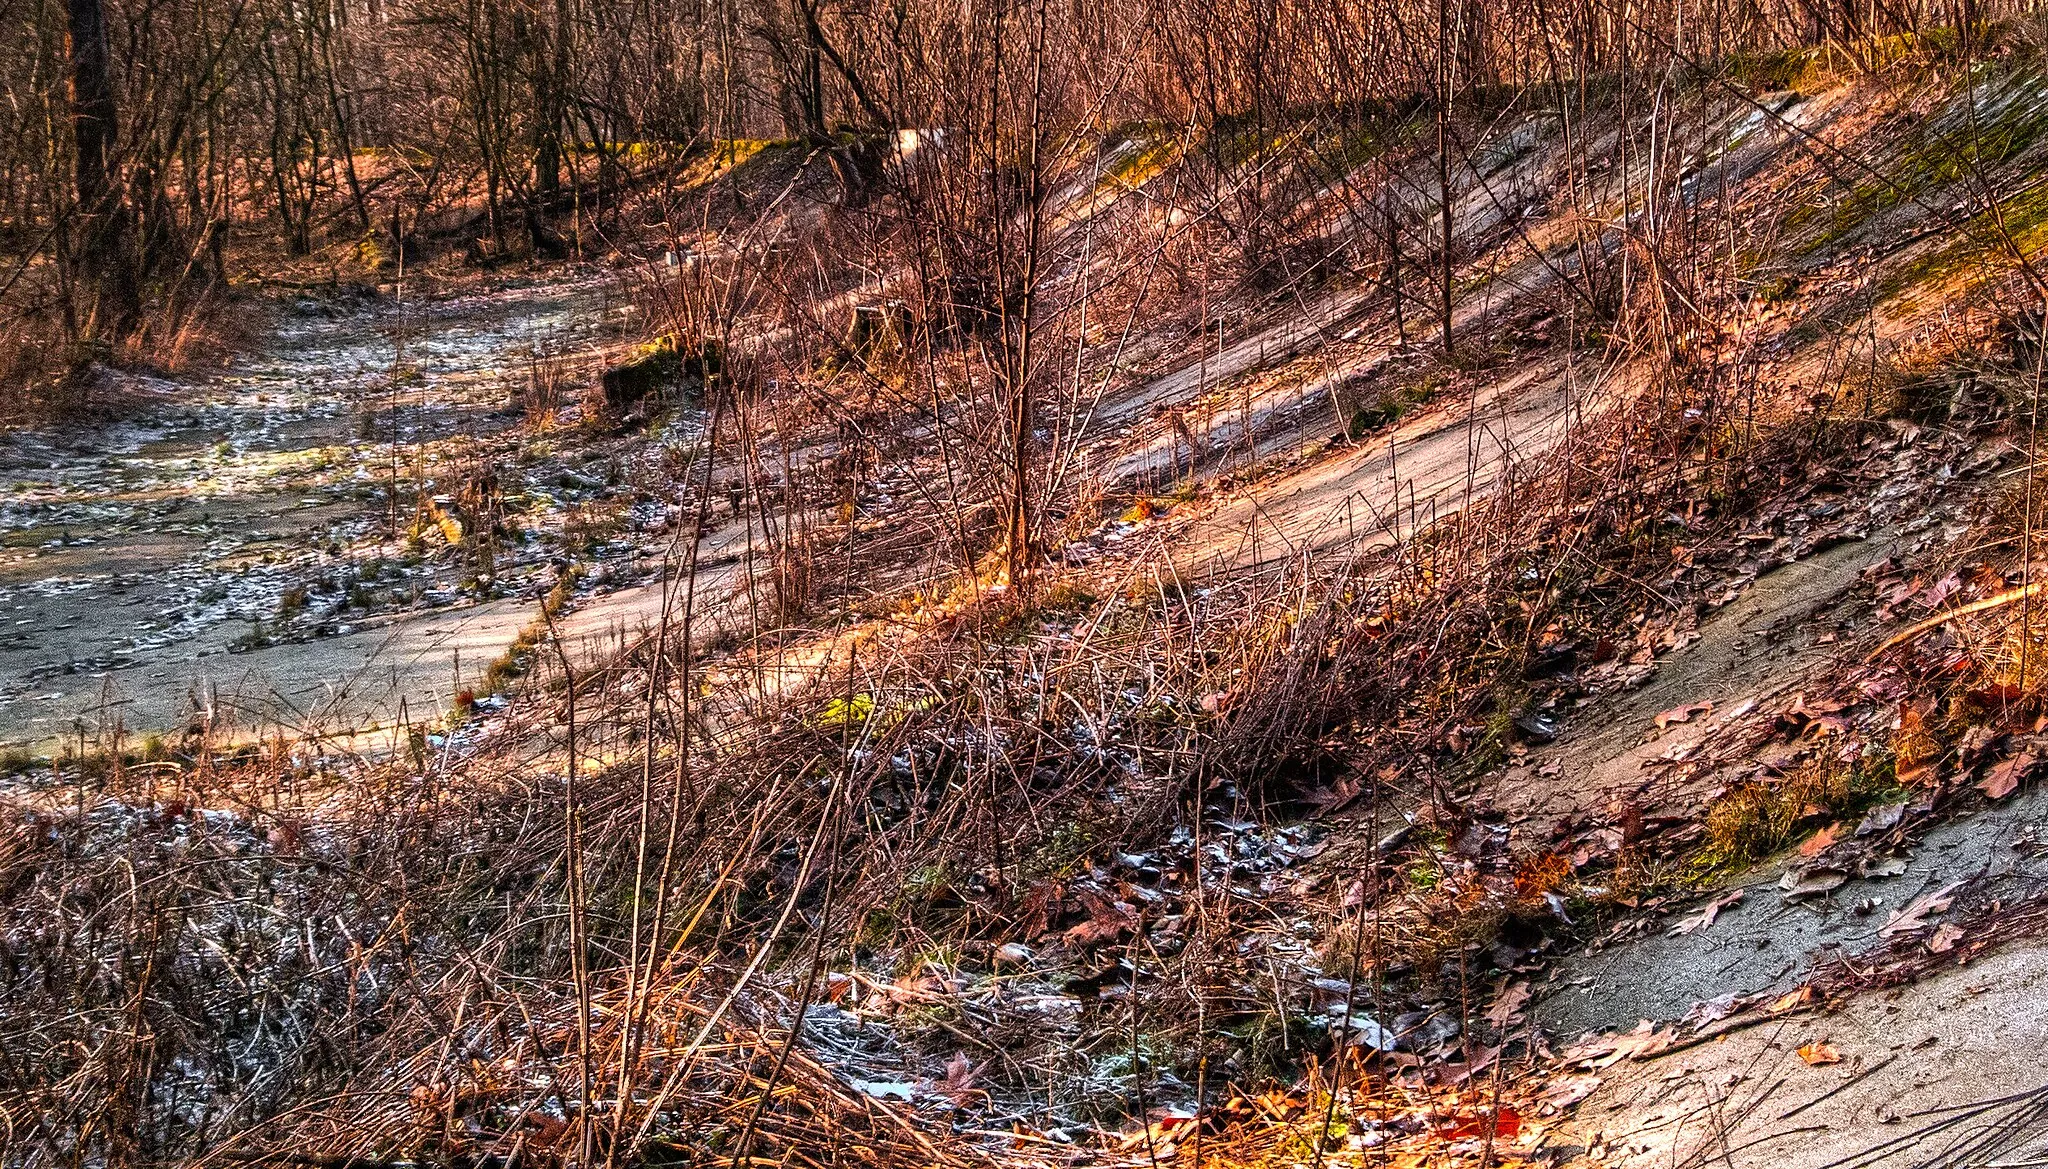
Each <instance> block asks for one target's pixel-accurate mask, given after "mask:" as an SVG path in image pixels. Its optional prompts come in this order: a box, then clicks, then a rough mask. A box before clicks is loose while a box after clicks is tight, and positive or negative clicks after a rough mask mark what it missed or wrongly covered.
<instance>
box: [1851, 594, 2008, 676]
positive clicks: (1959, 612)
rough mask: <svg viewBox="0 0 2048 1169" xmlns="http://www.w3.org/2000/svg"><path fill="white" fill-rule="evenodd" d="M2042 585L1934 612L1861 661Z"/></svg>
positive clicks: (1995, 607) (1994, 606) (1892, 637)
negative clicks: (1936, 627) (1939, 626)
mask: <svg viewBox="0 0 2048 1169" xmlns="http://www.w3.org/2000/svg"><path fill="white" fill-rule="evenodd" d="M2044 587H2048V581H2038V580H2037V581H2035V582H2033V583H2032V584H2024V585H2021V586H2020V587H2018V588H2016V589H2007V590H2006V591H2004V592H2002V593H2000V594H1998V595H1997V596H1995V597H1986V598H1984V599H1983V600H1981V601H1971V602H1970V603H1969V604H1967V605H1963V606H1960V607H1958V608H1954V609H1950V610H1948V611H1947V612H1944V613H1936V614H1935V615H1934V616H1932V617H1929V618H1927V619H1925V620H1923V621H1916V622H1914V623H1913V624H1912V625H1909V626H1907V627H1906V629H1905V630H1904V631H1903V632H1901V633H1897V634H1894V635H1892V636H1891V637H1889V638H1887V639H1885V643H1884V644H1883V645H1880V646H1878V647H1877V648H1876V649H1874V650H1871V651H1870V656H1868V657H1866V658H1864V659H1863V661H1864V663H1865V664H1866V665H1867V664H1869V663H1870V662H1874V661H1876V660H1877V659H1878V658H1880V657H1882V656H1883V655H1884V653H1885V651H1887V650H1891V649H1895V648H1897V647H1899V646H1901V645H1904V644H1905V643H1907V642H1909V641H1911V640H1913V639H1914V638H1916V637H1918V636H1920V635H1921V634H1923V633H1925V632H1927V631H1928V630H1930V629H1932V628H1934V627H1935V626H1937V625H1945V624H1947V623H1948V622H1950V621H1953V620H1955V619H1956V618H1958V617H1968V616H1969V615H1970V614H1972V613H1982V612H1984V611H1985V610H1986V609H1997V608H2000V607H2001V606H2005V605H2010V604H2012V603H2013V602H2014V601H2024V600H2026V599H2027V598H2028V597H2031V596H2033V595H2034V594H2035V593H2038V592H2040V591H2041V590H2042V589H2043V588H2044Z"/></svg>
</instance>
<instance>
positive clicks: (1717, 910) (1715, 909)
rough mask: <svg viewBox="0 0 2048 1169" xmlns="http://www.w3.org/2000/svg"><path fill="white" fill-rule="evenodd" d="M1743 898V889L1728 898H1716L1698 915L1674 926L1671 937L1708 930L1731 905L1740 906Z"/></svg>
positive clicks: (1727, 896)
mask: <svg viewBox="0 0 2048 1169" xmlns="http://www.w3.org/2000/svg"><path fill="white" fill-rule="evenodd" d="M1743 896H1744V891H1743V890H1741V889H1737V890H1735V891H1734V892H1732V893H1729V894H1727V895H1726V896H1723V897H1716V898H1715V899H1713V900H1712V901H1709V902H1707V903H1706V904H1705V905H1703V906H1701V907H1700V911H1699V912H1698V913H1696V914H1694V915H1693V916H1691V917H1688V918H1686V919H1685V920H1683V921H1681V922H1679V923H1678V924H1677V925H1674V926H1672V927H1671V936H1672V937H1683V936H1684V935H1686V934H1695V933H1698V932H1699V931H1701V930H1703V929H1705V928H1707V927H1708V926H1710V925H1713V924H1714V919H1715V918H1717V917H1719V916H1720V915H1721V911H1722V910H1724V909H1727V908H1728V907H1729V906H1731V905H1735V904H1738V903H1739V902H1741V900H1742V898H1743Z"/></svg>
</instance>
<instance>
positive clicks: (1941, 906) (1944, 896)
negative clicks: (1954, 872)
mask: <svg viewBox="0 0 2048 1169" xmlns="http://www.w3.org/2000/svg"><path fill="white" fill-rule="evenodd" d="M1962 887H1963V882H1961V881H1956V882H1953V883H1951V884H1949V885H1945V886H1943V887H1942V888H1940V889H1937V890H1935V891H1934V892H1932V893H1929V894H1927V895H1926V896H1924V897H1921V898H1919V899H1918V900H1916V901H1914V902H1913V903H1912V904H1911V905H1908V906H1906V907H1905V908H1904V909H1901V910H1899V911H1898V912H1897V913H1894V914H1892V915H1891V917H1890V918H1888V919H1887V920H1886V921H1885V923H1884V928H1883V929H1882V930H1879V931H1878V932H1879V933H1881V934H1883V935H1884V936H1885V937H1888V938H1889V937H1891V936H1893V935H1895V934H1909V933H1912V932H1913V931H1914V930H1918V929H1926V928H1927V917H1928V915H1929V914H1934V913H1942V912H1944V911H1946V910H1947V909H1948V907H1949V906H1950V905H1951V904H1953V903H1954V902H1955V897H1954V893H1955V891H1956V890H1958V889H1960V888H1962Z"/></svg>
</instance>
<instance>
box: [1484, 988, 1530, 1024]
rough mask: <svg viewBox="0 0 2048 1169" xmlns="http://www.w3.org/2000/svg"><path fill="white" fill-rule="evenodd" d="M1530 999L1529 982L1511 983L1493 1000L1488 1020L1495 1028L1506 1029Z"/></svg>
mask: <svg viewBox="0 0 2048 1169" xmlns="http://www.w3.org/2000/svg"><path fill="white" fill-rule="evenodd" d="M1528 1001H1529V984H1528V983H1526V982H1515V983H1510V984H1509V985H1508V988H1507V989H1506V990H1504V991H1502V992H1500V997H1499V998H1497V999H1495V1000H1493V1006H1492V1007H1490V1008H1488V1009H1487V1012H1486V1021H1487V1022H1489V1023H1491V1024H1493V1025H1494V1027H1495V1029H1497V1030H1504V1029H1506V1027H1507V1025H1508V1024H1509V1023H1512V1022H1514V1020H1515V1017H1516V1016H1518V1015H1520V1014H1521V1013H1522V1007H1523V1006H1524V1005H1525V1004H1527V1003H1528Z"/></svg>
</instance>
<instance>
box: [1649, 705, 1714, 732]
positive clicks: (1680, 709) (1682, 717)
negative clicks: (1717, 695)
mask: <svg viewBox="0 0 2048 1169" xmlns="http://www.w3.org/2000/svg"><path fill="white" fill-rule="evenodd" d="M1712 713H1714V704H1713V703H1711V702H1705V701H1701V702H1688V703H1686V704H1684V705H1683V706H1674V707H1672V708H1671V709H1670V710H1667V711H1664V712H1663V713H1662V714H1659V715H1658V716H1657V720H1656V721H1657V729H1658V730H1660V731H1661V730H1663V729H1664V728H1666V727H1668V726H1671V725H1672V724H1673V723H1683V722H1691V721H1692V720H1693V718H1694V717H1695V716H1697V715H1702V714H1712Z"/></svg>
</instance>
